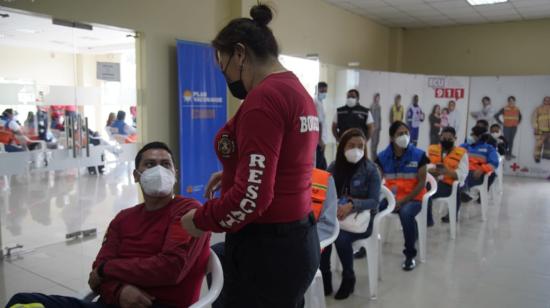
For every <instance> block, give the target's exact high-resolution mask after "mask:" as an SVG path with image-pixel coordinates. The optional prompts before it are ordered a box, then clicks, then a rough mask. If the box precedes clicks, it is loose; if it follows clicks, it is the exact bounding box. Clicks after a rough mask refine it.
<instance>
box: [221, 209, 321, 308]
mask: <svg viewBox="0 0 550 308" xmlns="http://www.w3.org/2000/svg"><path fill="white" fill-rule="evenodd" d="M306 222H307V223H300V224H297V223H290V224H268V225H259V224H251V225H248V226H246V227H244V228H243V229H241V230H240V231H238V232H236V233H228V234H227V235H226V238H225V256H224V260H223V270H224V279H225V282H224V293H225V294H224V301H225V302H224V305H223V307H226V308H233V307H235V308H248V307H250V308H252V307H254V308H256V307H277V308H295V307H302V306H303V305H304V294H305V292H306V290H307V289H308V288H309V286H310V284H311V282H312V280H313V277H314V276H315V272H316V271H317V269H318V268H319V261H320V250H321V249H320V247H319V237H318V236H317V228H316V226H315V223H314V218H313V215H310V217H309V219H307V220H306Z"/></svg>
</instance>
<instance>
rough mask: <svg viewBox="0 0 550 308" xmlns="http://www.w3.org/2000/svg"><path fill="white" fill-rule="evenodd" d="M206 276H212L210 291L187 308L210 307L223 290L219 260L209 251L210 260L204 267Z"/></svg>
mask: <svg viewBox="0 0 550 308" xmlns="http://www.w3.org/2000/svg"><path fill="white" fill-rule="evenodd" d="M206 274H211V275H212V284H211V285H210V290H208V292H207V293H206V294H205V295H204V296H203V297H201V298H200V299H199V300H198V301H197V302H196V303H194V304H193V305H191V306H189V308H204V307H207V306H209V305H211V304H212V303H213V302H214V301H215V300H216V299H217V298H218V296H219V295H220V293H221V291H222V288H223V270H222V264H221V263H220V259H218V256H217V255H216V253H215V252H214V251H213V250H212V249H210V258H209V259H208V265H207V266H206Z"/></svg>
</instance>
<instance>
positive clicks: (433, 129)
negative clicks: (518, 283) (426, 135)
mask: <svg viewBox="0 0 550 308" xmlns="http://www.w3.org/2000/svg"><path fill="white" fill-rule="evenodd" d="M429 121H430V145H432V144H439V131H440V130H441V122H442V121H441V106H439V105H438V104H436V105H435V106H434V108H433V109H432V113H431V114H430V118H429Z"/></svg>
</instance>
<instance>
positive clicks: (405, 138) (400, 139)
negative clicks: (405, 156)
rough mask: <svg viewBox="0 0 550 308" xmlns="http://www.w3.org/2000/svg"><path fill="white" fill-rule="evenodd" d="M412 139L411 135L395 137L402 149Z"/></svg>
mask: <svg viewBox="0 0 550 308" xmlns="http://www.w3.org/2000/svg"><path fill="white" fill-rule="evenodd" d="M410 141H411V137H410V136H409V135H401V136H399V137H397V138H395V144H397V146H398V147H400V148H402V149H406V148H407V147H408V146H409V142H410Z"/></svg>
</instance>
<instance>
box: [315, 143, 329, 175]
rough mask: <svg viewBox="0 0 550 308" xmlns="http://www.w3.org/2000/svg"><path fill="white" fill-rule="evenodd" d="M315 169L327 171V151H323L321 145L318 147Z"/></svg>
mask: <svg viewBox="0 0 550 308" xmlns="http://www.w3.org/2000/svg"><path fill="white" fill-rule="evenodd" d="M315 168H317V169H321V170H327V159H326V158H325V151H323V149H322V148H321V146H320V145H317V153H316V154H315Z"/></svg>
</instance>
